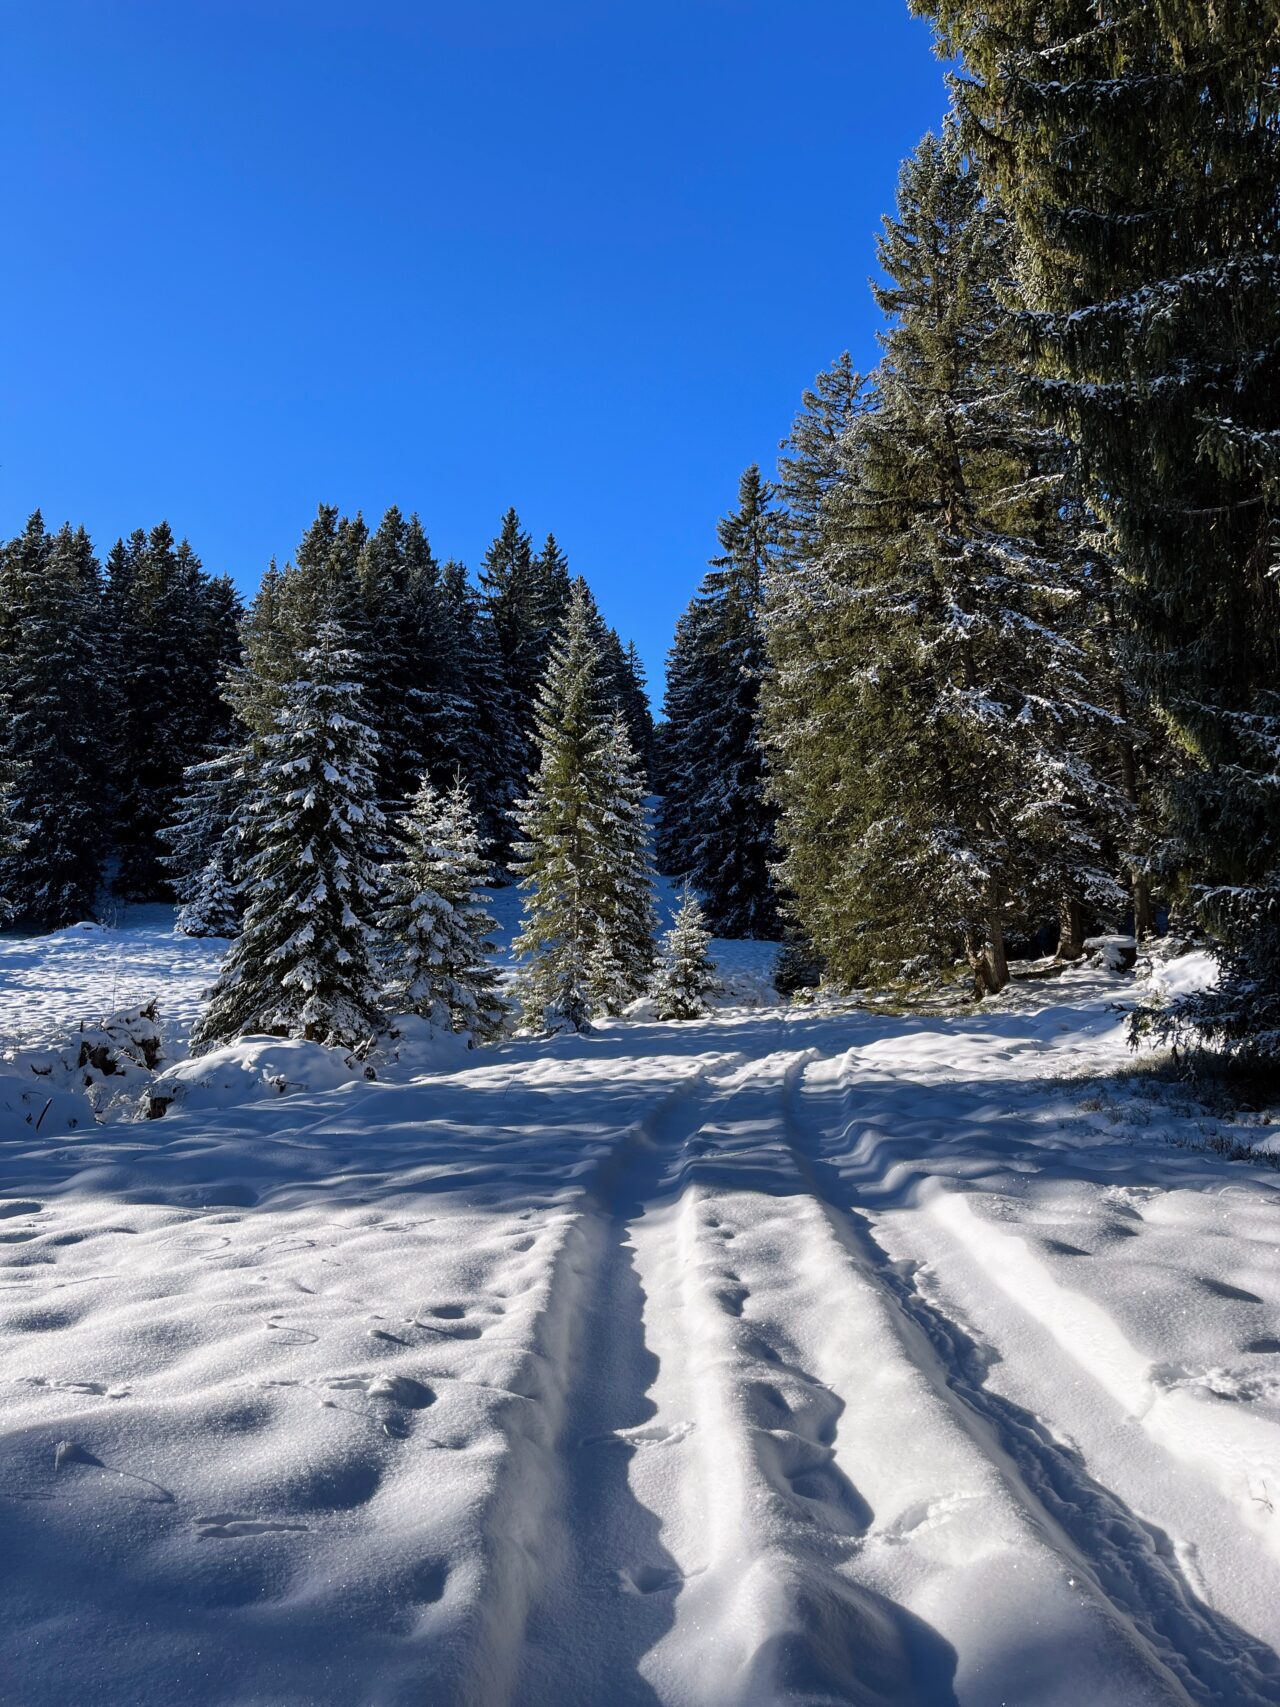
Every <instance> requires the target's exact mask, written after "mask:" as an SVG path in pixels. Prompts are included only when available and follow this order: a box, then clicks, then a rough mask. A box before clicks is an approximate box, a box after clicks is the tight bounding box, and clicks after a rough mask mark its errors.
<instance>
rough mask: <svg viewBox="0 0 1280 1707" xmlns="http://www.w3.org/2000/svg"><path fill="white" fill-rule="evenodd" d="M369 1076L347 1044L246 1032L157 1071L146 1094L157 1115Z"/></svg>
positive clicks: (234, 1103)
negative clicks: (336, 1046)
mask: <svg viewBox="0 0 1280 1707" xmlns="http://www.w3.org/2000/svg"><path fill="white" fill-rule="evenodd" d="M369 1076H370V1074H369V1072H368V1071H367V1070H366V1069H365V1067H364V1066H363V1065H362V1064H361V1063H360V1062H359V1061H357V1060H356V1058H355V1056H354V1055H349V1054H347V1052H346V1051H345V1050H342V1049H326V1048H325V1046H324V1045H323V1044H321V1043H306V1042H304V1041H303V1040H302V1039H301V1038H296V1037H242V1038H239V1039H237V1041H236V1042H234V1043H228V1044H225V1045H224V1046H223V1047H222V1048H221V1049H211V1050H210V1051H209V1053H208V1054H207V1055H198V1056H196V1057H195V1058H194V1059H193V1060H188V1061H179V1062H177V1063H176V1064H175V1065H174V1066H172V1067H169V1068H167V1069H166V1070H165V1071H164V1072H163V1073H158V1074H156V1076H155V1078H154V1079H152V1081H151V1083H150V1085H148V1087H147V1089H146V1091H145V1093H144V1101H145V1105H146V1106H145V1109H144V1112H145V1113H147V1114H149V1115H150V1116H151V1117H152V1118H157V1117H159V1116H160V1115H163V1114H166V1113H168V1112H169V1110H170V1109H171V1108H182V1109H205V1110H207V1109H216V1108H238V1107H240V1106H241V1104H243V1103H250V1102H259V1101H261V1100H262V1099H263V1098H270V1097H279V1096H287V1095H289V1094H290V1093H291V1092H297V1091H327V1090H333V1089H334V1088H335V1087H337V1086H338V1085H345V1084H350V1083H352V1082H353V1081H355V1080H357V1079H358V1080H364V1079H366V1078H368V1077H369Z"/></svg>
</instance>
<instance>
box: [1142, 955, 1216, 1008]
mask: <svg viewBox="0 0 1280 1707" xmlns="http://www.w3.org/2000/svg"><path fill="white" fill-rule="evenodd" d="M1217 982H1218V962H1217V961H1216V960H1215V959H1214V957H1213V955H1212V954H1210V953H1209V951H1208V949H1205V948H1197V949H1193V950H1192V951H1191V953H1190V954H1179V955H1175V956H1174V957H1173V958H1172V959H1170V960H1154V961H1153V962H1152V966H1151V971H1150V973H1149V974H1148V977H1147V985H1148V987H1149V989H1150V990H1151V993H1152V994H1153V995H1156V996H1162V997H1164V998H1165V999H1169V998H1171V997H1173V996H1191V995H1194V994H1195V993H1196V992H1197V991H1199V990H1210V989H1212V988H1213V986H1214V985H1215V984H1216V983H1217Z"/></svg>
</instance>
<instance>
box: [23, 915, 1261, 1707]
mask: <svg viewBox="0 0 1280 1707" xmlns="http://www.w3.org/2000/svg"><path fill="white" fill-rule="evenodd" d="M144 924H145V929H144V928H143V925H136V926H133V927H130V928H132V929H133V930H134V932H135V934H141V935H142V937H143V938H144V941H143V943H142V944H141V945H140V946H139V947H138V971H139V973H140V976H139V977H137V978H136V979H135V984H136V987H135V984H131V985H129V987H128V989H127V990H122V989H121V984H122V983H123V980H124V978H125V977H126V976H129V975H132V974H130V973H129V972H128V971H127V970H126V969H122V970H121V973H120V979H119V980H118V981H117V983H116V995H117V996H118V998H119V1000H118V1001H117V1002H116V1003H114V1004H111V1005H122V1004H123V1003H124V1002H126V1001H127V1002H136V1001H138V1000H140V999H144V998H145V997H147V996H149V995H158V996H159V1000H160V1012H161V1017H162V1019H163V1018H164V1015H165V1014H166V1012H171V1011H177V1012H183V1013H186V1012H189V1011H192V1004H193V1003H194V1001H195V1000H196V999H197V996H198V989H199V987H200V986H201V985H202V984H203V983H205V982H207V979H208V962H209V960H210V958H211V956H210V953H209V947H208V945H201V944H187V945H183V944H182V943H181V939H174V938H172V937H169V938H168V940H167V941H165V940H163V939H164V938H165V936H166V933H165V930H164V928H163V921H152V922H150V923H146V922H144ZM147 931H153V932H154V934H155V941H154V943H153V944H152V946H151V947H150V948H148V947H147V946H146V941H145V938H146V932H147ZM126 936H127V932H126ZM104 940H105V939H104ZM12 941H13V939H7V940H6V943H5V944H4V945H3V946H2V947H0V972H3V971H4V969H5V957H6V955H9V954H13V955H18V956H19V957H20V958H21V956H25V957H26V960H25V965H26V968H27V973H28V974H29V978H30V982H29V984H28V985H27V986H26V988H25V989H24V990H23V991H22V992H19V993H18V994H17V995H15V991H14V986H13V984H12V982H10V983H9V984H8V985H7V986H6V987H5V988H4V990H3V991H0V998H2V999H4V1000H11V999H12V1000H14V1001H17V1002H18V1003H19V1004H22V1003H26V1002H27V1001H28V995H27V993H26V991H27V990H30V991H32V992H36V994H37V997H38V999H39V1000H40V1001H41V1002H42V1003H43V1004H44V1006H43V1008H42V1010H41V1012H42V1019H43V1020H47V1029H49V1030H51V1031H52V1030H56V1029H57V1027H58V1026H59V1025H60V1024H61V1025H62V1027H63V1029H64V1030H65V1029H68V1028H72V1029H73V1028H74V1026H75V1024H76V1022H77V1021H78V1020H79V1018H81V1017H84V1014H83V1011H82V1006H81V1005H82V1004H83V1003H84V1002H86V1001H87V1000H88V995H87V992H88V991H89V990H90V989H92V988H96V987H97V986H96V985H94V983H93V976H92V975H91V974H90V973H89V972H88V971H87V970H86V969H85V967H86V955H87V950H85V949H84V947H83V945H81V947H80V948H79V949H78V950H77V958H76V960H75V961H74V962H67V961H64V960H63V959H62V958H61V956H62V955H63V952H64V946H65V945H59V944H58V943H57V942H55V941H53V939H46V943H47V945H48V946H47V947H46V948H45V949H44V950H43V951H41V950H39V949H37V948H36V947H33V946H31V945H26V946H23V945H21V944H19V945H18V946H17V947H14V948H12V949H11V948H10V946H9V945H10V943H11V942H12ZM114 946H119V943H118V942H117V943H116V944H115V945H114ZM113 951H114V949H113V945H112V943H111V942H110V941H109V940H106V945H105V947H104V948H103V953H104V954H106V955H108V956H109V955H110V954H111V953H112V952H113ZM41 952H43V953H44V955H45V961H44V966H45V974H44V978H43V980H42V979H41V978H40V976H39V973H38V966H37V961H38V957H39V955H40V953H41ZM748 954H749V951H747V950H744V951H743V954H742V958H743V959H744V960H746V959H747V958H748ZM126 959H127V957H126ZM103 963H104V964H105V963H106V962H105V961H104V962H103ZM8 964H9V966H10V967H11V966H12V964H13V960H12V959H10V960H9V962H8ZM72 968H79V969H80V970H79V972H78V973H76V977H78V978H79V983H78V984H77V983H75V980H74V979H73V977H65V978H64V970H67V969H72ZM122 968H123V963H122ZM184 968H188V969H187V970H184ZM153 972H154V973H155V978H154V980H153V979H152V973H153ZM153 981H154V982H155V983H156V985H157V988H155V989H152V988H150V983H151V982H153ZM144 986H146V987H145V988H144ZM1131 989H1132V984H1131V981H1126V980H1125V979H1122V978H1118V977H1114V976H1111V975H1107V974H1102V973H1093V972H1088V971H1081V972H1077V973H1068V974H1067V975H1066V976H1065V977H1063V978H1061V979H1058V980H1056V981H1054V982H1051V983H1045V984H1041V985H1037V986H1034V987H1031V986H1028V987H1027V988H1024V989H1021V990H1019V991H1017V992H1016V993H1013V994H1011V995H1009V996H1008V997H1007V998H1005V999H1003V1001H1002V1002H1001V1003H1000V1004H996V1005H993V1006H992V1007H990V1008H988V1009H985V1010H984V1011H981V1012H979V1013H976V1014H974V1013H970V1014H965V1015H963V1016H958V1017H951V1018H949V1017H945V1016H939V1017H921V1016H916V1017H913V1018H907V1017H895V1016H892V1015H888V1014H883V1013H869V1012H864V1011H848V1012H838V1011H834V1010H825V1011H824V1010H822V1009H820V1008H819V1009H813V1010H798V1009H783V1008H780V1007H765V1008H754V1009H745V1008H726V1009H723V1010H721V1011H719V1012H717V1013H716V1014H715V1015H714V1016H712V1017H711V1018H709V1019H707V1020H705V1021H702V1022H698V1023H694V1024H688V1025H683V1026H677V1025H665V1026H664V1025H657V1024H652V1023H646V1022H640V1021H636V1022H630V1023H627V1022H620V1023H617V1024H614V1025H610V1026H605V1027H602V1028H601V1029H600V1030H599V1031H598V1032H597V1033H595V1034H594V1035H592V1036H590V1037H587V1038H580V1039H558V1040H556V1041H554V1042H552V1043H551V1044H544V1043H538V1042H534V1041H523V1040H522V1041H517V1042H514V1043H510V1044H506V1045H503V1046H501V1047H497V1048H494V1049H488V1050H484V1051H481V1052H477V1053H475V1054H473V1055H471V1056H469V1057H466V1058H464V1059H462V1060H461V1061H458V1062H447V1063H446V1064H445V1066H444V1067H443V1068H442V1069H440V1070H435V1071H430V1072H426V1073H420V1074H417V1075H416V1076H415V1075H414V1071H413V1067H412V1064H411V1063H408V1064H403V1065H401V1066H392V1067H391V1068H390V1069H389V1070H388V1074H387V1076H386V1077H380V1078H379V1079H377V1080H376V1081H369V1080H367V1079H365V1078H363V1077H361V1076H359V1075H358V1074H356V1073H354V1072H351V1073H348V1072H347V1071H346V1070H345V1069H344V1071H343V1074H342V1075H341V1077H340V1082H337V1083H330V1084H328V1086H327V1088H318V1087H317V1084H316V1083H307V1084H306V1088H300V1087H301V1086H302V1085H303V1083H304V1082H305V1081H304V1078H303V1077H302V1076H300V1077H299V1079H298V1081H297V1085H298V1087H299V1088H293V1089H290V1090H289V1091H288V1093H287V1094H284V1095H279V1094H273V1093H271V1092H270V1091H264V1090H263V1079H262V1074H261V1073H259V1072H258V1071H257V1065H256V1063H257V1057H255V1066H254V1071H253V1072H250V1073H248V1074H246V1076H245V1084H246V1087H247V1089H246V1092H245V1100H244V1101H243V1102H242V1103H241V1104H239V1105H238V1106H237V1105H235V1104H234V1103H232V1104H230V1105H228V1103H227V1101H226V1097H227V1095H229V1094H231V1093H224V1092H218V1094H213V1093H210V1094H208V1095H207V1096H205V1097H204V1098H203V1099H202V1098H201V1097H199V1096H193V1097H192V1098H191V1100H190V1101H189V1102H188V1103H186V1104H184V1105H177V1106H175V1108H174V1109H173V1110H172V1111H171V1112H170V1113H169V1114H167V1115H166V1116H165V1117H164V1118H163V1119H160V1120H154V1121H141V1122H136V1123H130V1122H116V1123H113V1124H110V1125H104V1126H91V1127H87V1128H85V1129H81V1130H77V1131H75V1132H71V1133H68V1132H66V1131H58V1132H54V1133H50V1132H48V1131H46V1130H43V1129H42V1130H41V1131H40V1132H36V1131H35V1130H34V1128H33V1126H31V1125H28V1124H26V1123H25V1122H23V1121H21V1120H18V1119H15V1120H12V1121H11V1122H10V1123H9V1124H8V1125H7V1126H6V1127H5V1128H4V1130H3V1131H2V1132H0V1170H2V1171H0V1199H2V1201H0V1347H2V1348H3V1376H2V1377H0V1380H2V1383H3V1384H2V1385H0V1394H2V1395H3V1402H4V1428H3V1436H2V1438H0V1455H2V1462H0V1502H2V1503H3V1507H4V1512H5V1545H4V1547H3V1549H2V1550H0V1574H2V1576H3V1587H2V1590H0V1608H2V1610H0V1621H2V1625H3V1629H2V1646H3V1653H2V1654H0V1678H2V1679H3V1680H4V1681H3V1682H2V1683H0V1699H3V1700H4V1701H6V1702H10V1701H11V1702H13V1703H15V1704H19V1703H20V1704H21V1707H53V1704H54V1703H59V1704H60V1703H63V1702H66V1701H75V1702H77V1703H78V1704H80V1707H90V1704H93V1703H110V1704H115V1703H130V1704H143V1707H152V1704H156V1707H159V1704H160V1703H166V1704H167V1703H171V1702H183V1703H196V1704H201V1707H204V1704H210V1707H211V1704H214V1703H218V1704H232V1703H234V1704H236V1707H248V1704H250V1703H254V1704H263V1707H266V1704H270V1707H302V1704H304V1703H306V1704H313V1703H335V1704H337V1703H341V1704H344V1707H345V1704H348V1703H369V1704H371V1707H373V1704H376V1707H407V1704H409V1703H431V1704H432V1707H437V1704H438V1707H451V1704H454V1703H458V1704H463V1703H466V1704H470V1707H500V1704H503V1703H519V1704H520V1707H542V1704H551V1703H556V1704H558V1707H566V1704H567V1707H578V1704H581V1707H603V1704H609V1707H613V1704H619V1707H622V1704H632V1703H637V1704H638V1703H649V1704H652V1703H659V1702H660V1703H671V1704H681V1707H730V1704H733V1707H737V1704H760V1707H764V1704H766V1703H768V1704H773V1703H779V1702H807V1703H818V1702H823V1703H834V1702H851V1703H859V1704H862V1703H884V1704H888V1703H895V1704H896V1703H908V1702H910V1703H916V1704H919V1707H934V1704H945V1703H948V1702H960V1703H964V1704H966V1707H968V1704H970V1703H972V1704H973V1707H988V1704H993V1703H999V1702H1010V1703H1015V1702H1016V1703H1018V1704H1020V1707H1028V1704H1033V1707H1040V1704H1049V1703H1053V1704H1059V1703H1060V1704H1062V1707H1081V1704H1083V1703H1104V1704H1115V1707H1121V1704H1124V1707H1131V1704H1142V1703H1155V1702H1180V1703H1186V1702H1188V1701H1192V1702H1198V1703H1199V1702H1206V1703H1207V1702H1222V1703H1258V1702H1276V1701H1280V1660H1278V1659H1277V1656H1276V1652H1275V1645H1276V1643H1277V1642H1278V1641H1280V1610H1278V1609H1280V1514H1278V1513H1277V1509H1276V1506H1277V1501H1278V1499H1280V1312H1278V1306H1280V1264H1278V1262H1277V1254H1276V1253H1277V1244H1276V1230H1277V1227H1278V1226H1280V1219H1278V1217H1280V1175H1278V1174H1277V1173H1275V1172H1274V1171H1272V1170H1271V1169H1270V1168H1267V1167H1263V1166H1261V1165H1257V1166H1254V1165H1249V1164H1243V1163H1240V1162H1238V1161H1237V1162H1231V1161H1228V1160H1226V1159H1224V1158H1223V1157H1220V1156H1218V1155H1215V1154H1213V1153H1210V1152H1207V1151H1206V1150H1204V1149H1203V1148H1198V1147H1192V1146H1195V1145H1198V1144H1199V1143H1200V1141H1201V1140H1202V1139H1203V1138H1204V1137H1205V1136H1207V1135H1210V1126H1209V1124H1208V1123H1207V1120H1206V1117H1205V1116H1204V1115H1203V1113H1202V1112H1200V1111H1198V1110H1197V1108H1196V1106H1195V1105H1194V1104H1192V1103H1190V1102H1185V1101H1183V1100H1182V1099H1180V1098H1179V1096H1178V1095H1177V1094H1176V1093H1175V1092H1173V1091H1171V1090H1169V1089H1165V1090H1163V1091H1160V1092H1158V1093H1156V1092H1153V1091H1152V1090H1151V1088H1150V1087H1148V1086H1139V1085H1137V1084H1136V1082H1135V1081H1134V1080H1133V1079H1132V1078H1131V1077H1127V1076H1125V1071H1124V1070H1125V1069H1126V1068H1127V1067H1128V1064H1129V1063H1128V1059H1127V1051H1126V1049H1125V1047H1124V1043H1123V1022H1122V1018H1121V1016H1120V1015H1119V1014H1118V1013H1117V1012H1116V1011H1115V1009H1114V1006H1113V1004H1114V1003H1115V1002H1116V1001H1117V1000H1118V999H1120V998H1122V997H1124V996H1126V995H1127V994H1128V993H1129V992H1130V991H1131ZM167 991H168V992H170V999H169V1000H168V1002H166V992H167ZM60 1004H61V1008H62V1012H61V1013H60V1012H59V1011H58V1009H59V1006H60ZM107 1005H108V1004H107V1003H105V1002H95V1004H94V1009H95V1011H94V1013H93V1014H92V1015H90V1016H89V1017H95V1018H96V1017H98V1012H99V1010H100V1009H102V1008H103V1007H105V1006H107ZM21 1020H22V1014H21V1013H16V1012H11V1013H10V1014H8V1015H6V1016H5V1017H4V1018H3V1020H2V1021H0V1023H2V1024H3V1025H4V1027H5V1029H6V1030H7V1031H8V1032H9V1033H10V1034H11V1035H12V1034H15V1033H19V1032H21V1031H22V1030H23V1025H22V1023H20V1022H21ZM179 1029H180V1028H179ZM281 1073H282V1074H283V1076H284V1077H286V1078H287V1077H288V1068H287V1066H286V1067H285V1068H281ZM1100 1075H1102V1076H1101V1077H1100ZM1109 1075H1115V1076H1109ZM277 1076H280V1075H277ZM335 1076H337V1075H335ZM229 1082H232V1083H234V1080H233V1079H231V1080H230V1081H229ZM221 1083H222V1080H221V1079H220V1080H219V1084H221Z"/></svg>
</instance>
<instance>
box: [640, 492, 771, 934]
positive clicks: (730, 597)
mask: <svg viewBox="0 0 1280 1707" xmlns="http://www.w3.org/2000/svg"><path fill="white" fill-rule="evenodd" d="M773 499H774V491H773V488H772V487H771V486H770V485H769V484H768V482H767V481H765V480H763V479H762V478H761V475H760V470H759V469H758V468H755V467H752V468H749V469H748V470H747V471H746V473H745V474H744V475H743V476H742V480H741V482H740V484H739V489H738V508H737V510H736V511H735V512H734V513H733V514H731V515H729V516H726V517H725V518H724V519H723V520H722V521H721V522H720V524H719V528H718V533H719V538H720V544H721V546H722V548H723V549H722V553H721V555H720V556H718V557H714V558H712V559H711V568H710V570H709V572H708V574H707V575H706V576H705V578H704V580H703V584H702V588H701V591H700V593H699V597H698V599H697V601H696V603H695V606H694V608H693V609H691V610H690V612H689V613H688V615H687V617H686V619H685V621H684V622H683V623H682V624H681V626H680V627H679V628H678V629H677V636H676V655H675V656H674V657H673V659H672V669H671V673H670V675H669V677H668V691H667V697H666V700H665V703H664V714H665V717H666V720H667V723H668V725H669V726H670V735H669V738H668V755H667V757H668V762H669V767H670V768H669V773H668V786H669V788H670V789H671V790H672V792H671V793H669V795H668V797H667V801H666V804H665V807H664V812H663V823H662V830H661V835H660V842H659V846H660V850H661V854H662V860H663V866H664V869H665V870H667V871H668V872H671V873H673V874H674V875H677V876H683V877H686V878H688V880H689V881H690V882H691V883H692V884H693V885H694V887H695V888H696V889H697V890H698V891H699V893H700V894H701V895H702V897H703V899H704V902H705V904H706V908H707V915H708V917H709V918H710V920H711V922H712V924H713V925H714V927H715V929H716V930H717V931H718V932H719V933H720V934H721V935H722V936H737V937H742V936H745V937H766V938H768V937H774V936H776V935H777V934H778V930H779V920H778V910H777V901H776V896H775V893H774V888H773V879H772V876H771V871H770V867H771V865H772V862H773V859H774V855H775V847H774V837H773V829H774V822H775V819H776V810H775V808H774V806H773V804H772V802H771V801H770V800H769V799H768V798H767V796H766V791H765V761H764V751H763V746H762V742H761V731H760V684H761V679H762V676H763V673H764V665H765V650H764V632H763V599H764V589H765V584H766V582H767V580H768V579H769V577H770V575H771V574H772V572H773V570H774V568H775V566H776V565H777V562H778V559H779V555H780V552H781V549H782V540H783V531H782V517H781V514H780V512H779V511H778V510H777V508H776V507H775V506H774V503H773Z"/></svg>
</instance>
